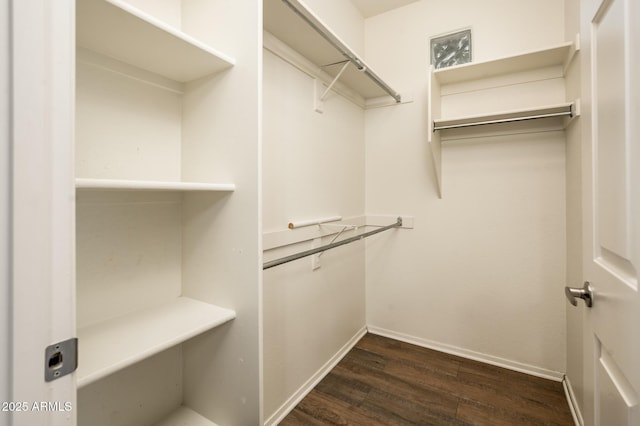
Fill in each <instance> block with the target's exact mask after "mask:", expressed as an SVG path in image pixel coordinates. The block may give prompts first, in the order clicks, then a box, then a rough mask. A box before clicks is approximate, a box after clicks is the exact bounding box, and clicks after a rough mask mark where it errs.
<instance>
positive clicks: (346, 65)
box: [320, 61, 351, 102]
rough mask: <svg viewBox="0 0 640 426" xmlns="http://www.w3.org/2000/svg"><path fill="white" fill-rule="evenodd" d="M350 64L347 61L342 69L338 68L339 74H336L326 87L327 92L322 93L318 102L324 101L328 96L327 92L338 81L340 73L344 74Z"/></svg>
mask: <svg viewBox="0 0 640 426" xmlns="http://www.w3.org/2000/svg"><path fill="white" fill-rule="evenodd" d="M350 63H351V62H349V61H347V62H345V63H344V65H343V66H342V68H340V72H338V74H337V75H336V76H335V77H334V79H333V81H332V82H331V84H329V85H328V86H327V90H325V91H324V93H323V94H322V96H320V102H324V100H325V99H326V97H327V95H328V94H329V92H330V91H331V89H332V88H333V85H334V84H336V82H337V81H338V79H339V78H340V77H341V76H342V73H344V72H345V71H346V70H347V67H348V66H349V64H350Z"/></svg>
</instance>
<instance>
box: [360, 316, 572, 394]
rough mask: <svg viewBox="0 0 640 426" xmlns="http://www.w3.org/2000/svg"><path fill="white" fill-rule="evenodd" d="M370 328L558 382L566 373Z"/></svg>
mask: <svg viewBox="0 0 640 426" xmlns="http://www.w3.org/2000/svg"><path fill="white" fill-rule="evenodd" d="M368 330H369V332H370V333H372V334H377V335H380V336H384V337H389V338H391V339H395V340H400V341H402V342H406V343H411V344H414V345H417V346H422V347H424V348H429V349H434V350H436V351H440V352H445V353H448V354H451V355H457V356H460V357H462V358H467V359H472V360H474V361H480V362H484V363H486V364H491V365H495V366H498V367H503V368H507V369H509V370H514V371H518V372H520V373H525V374H529V375H532V376H536V377H541V378H544V379H550V380H554V381H556V382H561V381H562V379H563V378H564V374H563V373H560V372H558V371H553V370H548V369H545V368H540V367H536V366H533V365H529V364H523V363H520V362H516V361H511V360H508V359H504V358H499V357H495V356H492V355H487V354H483V353H481V352H475V351H471V350H468V349H463V348H458V347H456V346H451V345H447V344H444V343H439V342H434V341H431V340H426V339H422V338H419V337H414V336H410V335H408V334H404V333H397V332H395V331H391V330H386V329H384V328H379V327H373V326H369V327H368Z"/></svg>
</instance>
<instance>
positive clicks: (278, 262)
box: [262, 217, 402, 270]
mask: <svg viewBox="0 0 640 426" xmlns="http://www.w3.org/2000/svg"><path fill="white" fill-rule="evenodd" d="M401 226H402V218H401V217H399V218H398V219H397V220H396V223H392V224H391V225H387V226H383V227H382V228H378V229H374V230H373V231H369V232H365V233H363V234H360V235H356V236H355V237H350V238H347V239H344V240H341V241H337V242H335V243H331V244H326V245H324V246H320V247H316V248H312V249H310V250H305V251H301V252H299V253H295V254H292V255H289V256H285V257H281V258H280V259H276V260H271V261H269V262H265V263H263V264H262V269H263V270H264V269H269V268H273V267H274V266H278V265H282V264H283V263H288V262H292V261H294V260H298V259H301V258H303V257H307V256H311V255H313V254H317V253H320V252H323V251H327V250H330V249H332V248H336V247H340V246H343V245H345V244H349V243H352V242H354V241H360V240H362V239H364V238H367V237H370V236H372V235H375V234H378V233H380V232H384V231H387V230H389V229H392V228H399V227H401Z"/></svg>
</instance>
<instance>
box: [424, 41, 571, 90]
mask: <svg viewBox="0 0 640 426" xmlns="http://www.w3.org/2000/svg"><path fill="white" fill-rule="evenodd" d="M573 51H575V49H574V43H572V42H567V43H562V44H559V45H556V46H552V47H549V48H545V49H539V50H532V51H529V52H525V53H521V54H518V55H513V56H506V57H503V58H497V59H492V60H489V61H483V62H469V63H466V64H463V65H457V66H453V67H448V68H442V69H439V70H435V71H434V72H433V74H434V76H435V78H436V80H437V81H438V83H440V84H441V85H445V84H453V83H461V82H463V81H468V80H479V79H483V78H489V77H496V76H499V75H504V74H513V73H518V72H522V71H528V70H532V69H536V68H545V67H551V66H554V65H559V66H560V65H561V66H564V65H565V64H566V63H567V62H568V61H569V60H571V55H572V52H573Z"/></svg>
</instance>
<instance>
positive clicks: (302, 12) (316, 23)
mask: <svg viewBox="0 0 640 426" xmlns="http://www.w3.org/2000/svg"><path fill="white" fill-rule="evenodd" d="M282 1H283V2H285V3H286V4H287V6H289V7H290V8H291V10H293V11H294V12H295V13H296V14H297V15H298V16H300V17H301V18H302V19H303V20H304V21H305V22H306V23H307V24H309V26H311V28H313V29H314V30H316V31H317V32H318V34H320V35H321V36H322V37H323V38H324V39H325V40H327V41H328V42H329V44H331V45H332V46H333V47H334V48H335V49H336V50H337V51H338V52H340V54H342V56H344V57H345V58H347V59H348V60H349V61H351V63H353V64H354V65H355V66H356V68H357V69H358V70H359V71H361V72H363V73H365V75H367V77H369V78H370V79H371V80H372V81H373V82H374V83H376V84H377V85H378V86H380V88H381V89H382V90H384V91H385V92H387V93H388V94H389V95H390V96H391V97H392V98H393V99H395V101H396V102H397V103H400V102H401V100H402V97H401V96H400V94H399V93H398V92H396V91H395V90H393V89H392V88H391V87H389V85H388V84H387V83H385V82H384V81H382V79H381V78H380V77H378V75H377V74H376V73H375V72H373V71H371V70H370V69H369V68H368V67H367V65H366V64H365V63H364V61H363V60H362V59H360V58H358V56H357V55H356V54H355V53H354V52H353V51H352V50H351V49H350V48H349V47H348V46H347V45H345V44H344V43H343V42H342V40H340V39H339V38H338V37H336V36H335V35H334V34H333V33H331V32H330V31H328V30H327V29H326V28H325V26H324V24H323V23H322V22H321V21H320V20H319V19H318V17H317V16H315V15H314V14H313V13H312V12H311V11H310V10H308V9H307V8H306V7H305V6H303V5H302V4H301V3H300V2H299V1H298V0H282Z"/></svg>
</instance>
